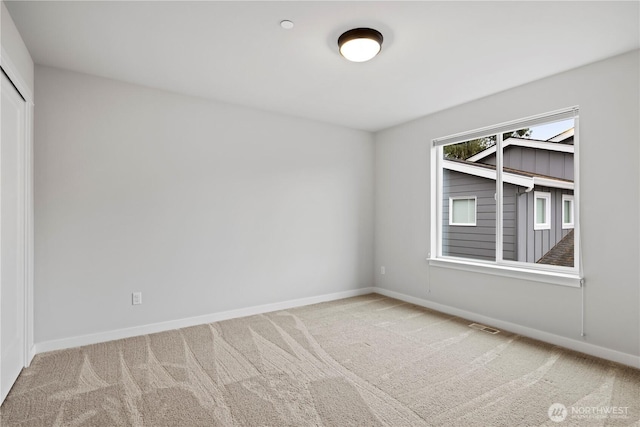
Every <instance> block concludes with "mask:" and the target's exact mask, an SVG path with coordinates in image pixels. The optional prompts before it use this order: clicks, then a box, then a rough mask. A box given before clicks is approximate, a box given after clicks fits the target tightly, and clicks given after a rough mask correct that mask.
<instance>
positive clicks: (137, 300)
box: [131, 292, 142, 305]
mask: <svg viewBox="0 0 640 427" xmlns="http://www.w3.org/2000/svg"><path fill="white" fill-rule="evenodd" d="M131 304H133V305H139V304H142V292H134V293H132V294H131Z"/></svg>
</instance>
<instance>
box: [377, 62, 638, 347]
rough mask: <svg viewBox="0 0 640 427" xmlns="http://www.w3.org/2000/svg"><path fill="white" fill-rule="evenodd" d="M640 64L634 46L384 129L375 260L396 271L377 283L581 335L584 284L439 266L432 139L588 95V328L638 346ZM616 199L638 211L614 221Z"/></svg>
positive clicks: (599, 341)
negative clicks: (435, 263)
mask: <svg viewBox="0 0 640 427" xmlns="http://www.w3.org/2000/svg"><path fill="white" fill-rule="evenodd" d="M638 64H639V56H638V51H634V52H631V53H628V54H625V55H621V56H618V57H614V58H611V59H608V60H604V61H601V62H598V63H594V64H591V65H588V66H585V67H581V68H578V69H575V70H572V71H569V72H566V73H562V74H558V75H555V76H552V77H549V78H546V79H543V80H539V81H536V82H532V83H530V84H527V85H524V86H520V87H517V88H514V89H512V90H508V91H505V92H501V93H498V94H495V95H492V96H489V97H486V98H483V99H480V100H478V101H475V102H471V103H468V104H464V105H460V106H458V107H455V108H452V109H449V110H446V111H442V112H440V113H436V114H433V115H430V116H427V117H424V118H421V119H418V120H415V121H412V122H410V123H407V124H404V125H401V126H397V127H394V128H391V129H387V130H385V131H382V132H379V133H377V134H376V153H375V154H376V156H375V162H376V167H375V180H376V217H375V248H376V249H375V264H376V271H379V266H381V265H384V266H385V267H386V274H385V275H380V274H376V276H375V277H376V279H375V283H376V286H378V287H381V288H384V289H388V290H391V291H396V292H401V293H404V294H406V295H409V296H413V297H419V298H423V299H427V300H431V301H433V302H436V303H440V304H445V305H448V306H451V307H455V308H458V309H462V310H467V311H470V312H474V313H477V314H480V315H485V316H489V317H492V318H495V319H500V320H503V321H507V322H512V323H516V324H519V325H522V326H525V327H529V328H533V329H537V330H539V331H544V332H547V333H553V334H556V335H559V336H563V337H567V338H572V339H576V340H582V339H583V338H581V337H580V311H581V308H580V307H581V305H580V304H581V303H580V302H581V295H580V292H581V291H580V289H577V288H569V287H563V286H558V285H551V284H544V283H538V282H529V281H524V280H515V279H511V278H507V277H496V276H492V275H486V274H477V273H472V272H465V271H460V270H451V269H444V268H437V267H432V268H429V267H428V265H427V262H426V261H425V258H426V257H427V254H428V253H429V247H430V230H429V225H430V221H431V219H430V191H431V186H430V176H431V171H430V161H429V158H430V157H429V156H430V141H431V140H432V139H433V138H439V137H442V136H446V135H452V134H454V133H457V132H462V131H466V130H471V129H477V128H481V127H484V126H488V125H493V124H497V123H502V122H506V121H509V120H515V119H518V118H523V117H528V116H532V115H535V114H540V113H544V112H548V111H554V110H558V109H561V108H565V107H569V106H572V105H579V106H580V178H581V206H580V208H581V215H582V218H581V219H582V226H583V228H582V237H583V244H582V248H583V261H584V275H585V277H586V289H585V330H586V337H585V338H584V340H585V341H586V342H588V343H591V344H595V345H598V346H603V347H606V348H608V349H613V350H618V351H621V352H624V353H627V354H633V355H640V310H639V309H638V305H639V301H640V289H639V288H640V271H639V269H638V262H637V261H638V259H640V247H639V246H640V231H639V227H638V226H639V222H638V217H639V215H640V204H639V203H638V194H639V189H640V188H639V187H640V176H639V170H640V167H639V166H640V162H639V159H640V153H639V147H640V144H638V140H639V139H640V131H639V125H638V117H639V115H640V108H639V100H638V92H639V90H640V87H639V81H638V75H639V72H640V70H639V67H638ZM621 153H624V155H621ZM611 206H616V207H617V209H618V211H619V212H625V217H626V218H629V220H628V221H610V220H609V219H610V218H611ZM428 281H430V286H431V293H427V282H428Z"/></svg>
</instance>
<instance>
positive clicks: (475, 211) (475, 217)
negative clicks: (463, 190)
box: [449, 196, 478, 227]
mask: <svg viewBox="0 0 640 427" xmlns="http://www.w3.org/2000/svg"><path fill="white" fill-rule="evenodd" d="M454 200H473V222H453V202H454ZM477 221H478V198H477V197H476V196H459V197H458V196H456V197H449V225H453V226H456V227H475V226H476V223H477Z"/></svg>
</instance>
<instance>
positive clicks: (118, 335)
mask: <svg viewBox="0 0 640 427" xmlns="http://www.w3.org/2000/svg"><path fill="white" fill-rule="evenodd" d="M372 292H373V288H371V287H367V288H359V289H353V290H349V291H343V292H336V293H332V294H325V295H317V296H313V297H307V298H300V299H295V300H289V301H283V302H276V303H271V304H264V305H257V306H253V307H245V308H239V309H235V310H228V311H221V312H218V313H211V314H205V315H202V316H195V317H188V318H184V319H175V320H169V321H166V322H159V323H152V324H149V325H143V326H134V327H131V328H124V329H115V330H111V331H105V332H98V333H95V334H89V335H81V336H76V337H69V338H62V339H58V340H52V341H44V342H40V343H37V344H36V350H35V352H36V353H44V352H47V351H53V350H62V349H65V348H72V347H80V346H83V345H90V344H96V343H101V342H106V341H113V340H118V339H123V338H130V337H135V336H140V335H146V334H153V333H156V332H164V331H169V330H172V329H178V328H186V327H190V326H196V325H203V324H207V323H213V322H219V321H222V320H229V319H235V318H238V317H245V316H253V315H256V314H262V313H269V312H272V311H278V310H286V309H289V308H294V307H301V306H304V305H309V304H318V303H321V302H326V301H334V300H338V299H343V298H350V297H355V296H360V295H366V294H370V293H372Z"/></svg>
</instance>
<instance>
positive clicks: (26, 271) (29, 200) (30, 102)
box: [0, 4, 35, 367]
mask: <svg viewBox="0 0 640 427" xmlns="http://www.w3.org/2000/svg"><path fill="white" fill-rule="evenodd" d="M2 7H4V4H3V5H2ZM0 67H1V68H2V70H4V72H5V73H6V75H7V77H9V80H11V83H13V85H14V86H15V87H16V89H17V90H18V92H19V93H20V95H21V96H22V97H23V98H24V100H25V129H24V131H25V134H24V135H25V138H24V139H25V145H24V147H22V154H23V156H22V165H20V169H21V172H22V190H23V191H22V193H23V197H24V198H23V200H22V206H21V209H22V213H23V218H22V227H23V230H22V231H23V236H24V240H23V243H24V247H23V250H24V252H23V257H24V263H23V278H24V294H25V310H24V315H25V318H24V328H25V336H24V341H25V350H24V366H25V367H28V366H29V365H30V364H31V361H32V360H33V357H34V355H35V350H34V349H35V345H34V332H33V325H34V321H33V319H34V314H33V313H34V308H33V300H34V298H33V294H34V291H33V274H34V273H33V271H34V267H33V266H34V262H33V260H34V253H33V251H34V249H33V246H34V245H33V233H34V232H33V224H34V219H33V215H34V202H33V200H34V199H33V123H34V95H33V92H32V91H31V89H30V88H29V85H28V84H27V81H26V80H25V79H24V77H23V76H22V74H21V73H20V70H19V69H18V67H16V66H15V64H14V62H13V61H12V60H11V58H10V56H9V54H8V53H7V51H6V50H5V49H4V47H2V46H0Z"/></svg>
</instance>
